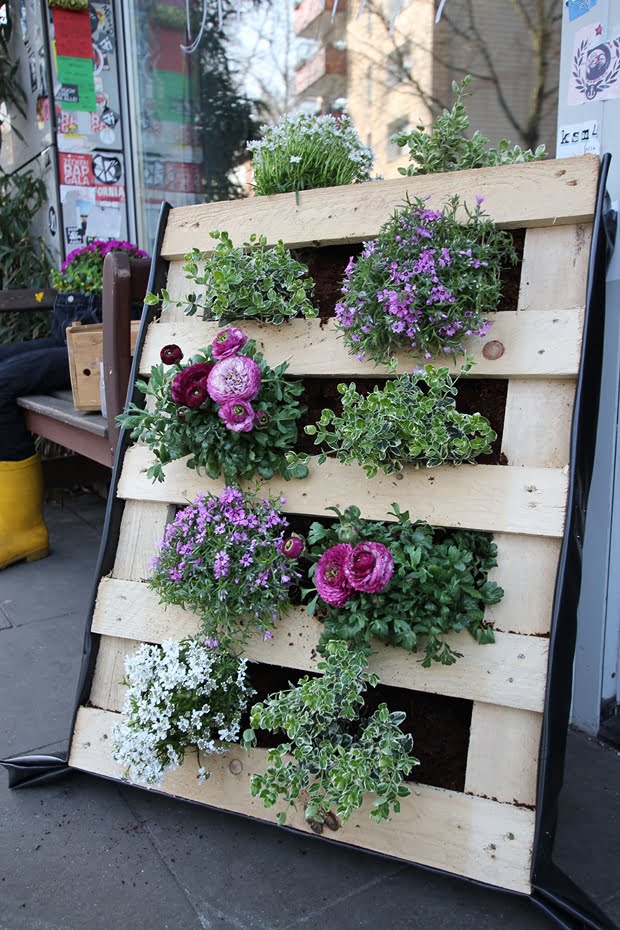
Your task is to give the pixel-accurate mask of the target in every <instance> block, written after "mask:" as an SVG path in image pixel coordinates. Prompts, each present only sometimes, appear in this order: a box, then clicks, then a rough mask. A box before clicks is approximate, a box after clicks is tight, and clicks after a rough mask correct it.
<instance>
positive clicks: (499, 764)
mask: <svg viewBox="0 0 620 930" xmlns="http://www.w3.org/2000/svg"><path fill="white" fill-rule="evenodd" d="M541 726H542V714H540V713H535V712H533V711H531V710H516V709H515V708H512V707H497V706H495V705H493V704H482V703H479V702H477V701H476V702H475V703H474V706H473V710H472V718H471V730H470V735H469V750H468V755H467V773H466V778H465V791H466V792H468V793H470V794H476V795H481V796H483V797H487V798H491V799H492V800H494V801H506V802H508V803H510V804H512V803H515V804H528V805H530V806H534V804H535V803H536V775H537V769H538V750H539V743H540V728H541Z"/></svg>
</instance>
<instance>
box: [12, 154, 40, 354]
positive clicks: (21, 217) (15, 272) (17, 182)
mask: <svg viewBox="0 0 620 930" xmlns="http://www.w3.org/2000/svg"><path fill="white" fill-rule="evenodd" d="M46 200H47V191H46V188H45V184H44V182H43V180H42V179H41V178H38V177H37V176H36V175H35V173H34V172H33V171H31V170H28V171H23V172H21V173H20V174H11V175H9V174H5V173H4V172H0V288H2V289H5V290H9V289H11V290H12V289H16V288H33V287H41V288H43V287H47V286H48V284H49V276H50V268H51V264H50V259H49V253H48V250H47V248H46V246H45V243H44V241H43V238H42V237H41V236H34V235H32V233H31V232H30V231H29V230H30V224H31V223H32V220H33V219H34V217H35V216H36V215H37V213H38V212H39V211H40V209H41V207H42V206H43V205H44V204H45V202H46ZM50 324H51V315H50V312H49V310H40V311H34V312H28V313H3V314H0V343H2V344H7V343H10V342H25V341H27V340H28V339H39V338H43V337H45V336H48V335H49V331H50Z"/></svg>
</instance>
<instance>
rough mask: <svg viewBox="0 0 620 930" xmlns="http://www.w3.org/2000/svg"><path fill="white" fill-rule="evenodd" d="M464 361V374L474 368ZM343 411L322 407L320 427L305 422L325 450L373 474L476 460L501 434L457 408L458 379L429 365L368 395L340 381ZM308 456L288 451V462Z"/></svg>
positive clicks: (295, 463) (300, 461) (322, 458)
mask: <svg viewBox="0 0 620 930" xmlns="http://www.w3.org/2000/svg"><path fill="white" fill-rule="evenodd" d="M470 368H471V366H470V365H464V366H463V367H462V369H461V372H462V373H466V372H468V371H469V370H470ZM338 392H339V393H340V394H341V396H342V416H338V415H337V414H336V413H335V412H334V411H333V410H331V409H326V410H323V412H322V414H321V419H320V420H319V421H318V423H317V424H316V426H314V425H310V426H306V433H307V434H308V435H309V436H314V437H315V440H314V441H315V443H316V445H318V446H321V447H322V449H323V451H322V452H321V454H320V455H319V457H318V460H317V461H318V463H319V464H323V462H325V460H326V458H327V451H326V450H328V451H329V452H332V453H335V455H336V456H337V458H338V459H339V461H341V462H344V463H345V464H348V463H350V462H357V463H358V464H359V465H361V466H362V467H363V468H364V469H365V471H366V474H367V476H368V477H369V478H374V476H375V475H376V474H377V472H378V471H379V469H380V468H381V469H382V470H383V472H384V474H386V475H390V474H393V473H394V472H399V471H402V469H403V468H404V466H405V465H407V464H415V465H426V466H427V467H428V468H434V467H436V466H437V465H442V464H444V463H446V462H451V463H453V464H455V465H456V464H460V463H462V462H474V461H475V460H476V457H477V456H479V455H487V454H489V453H490V452H491V444H492V443H493V442H494V440H495V439H496V438H497V436H496V434H495V432H494V431H493V430H492V429H491V426H490V424H489V421H488V420H487V419H486V418H485V417H483V416H482V415H481V414H479V413H474V414H467V413H459V412H458V410H457V409H456V404H455V401H454V397H455V395H456V394H457V389H456V384H455V379H453V378H452V377H451V375H450V372H449V370H448V369H447V368H434V367H433V366H432V365H427V366H426V367H425V368H423V369H416V370H415V371H414V372H413V374H412V375H401V377H399V378H396V379H394V380H393V381H387V382H386V384H385V386H384V387H383V388H380V387H378V386H375V387H374V389H373V390H372V391H371V392H370V393H369V394H367V395H364V394H360V393H359V392H358V390H357V386H356V385H355V384H349V385H346V384H339V385H338ZM307 460H308V456H303V455H296V454H295V453H290V454H289V455H288V456H287V461H288V463H289V465H290V466H298V465H300V464H305V463H306V462H307Z"/></svg>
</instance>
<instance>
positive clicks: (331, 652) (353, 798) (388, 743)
mask: <svg viewBox="0 0 620 930" xmlns="http://www.w3.org/2000/svg"><path fill="white" fill-rule="evenodd" d="M317 669H318V670H319V671H321V672H323V674H322V675H321V677H319V678H309V677H307V676H306V677H304V678H302V679H301V680H300V682H299V684H298V685H297V687H295V688H291V689H290V690H289V691H281V692H279V693H278V694H274V695H271V696H270V697H269V698H268V699H267V700H266V701H264V702H262V703H260V704H255V705H254V707H253V708H252V710H251V713H250V723H251V727H252V729H249V730H246V731H245V733H244V734H243V742H244V745H245V746H246V748H250V747H251V746H253V745H255V743H256V740H257V737H256V732H255V731H257V730H269V731H270V732H273V733H278V732H282V733H283V734H284V742H283V743H281V744H280V745H279V746H277V747H276V748H275V749H270V750H269V754H268V761H269V764H268V767H267V769H266V771H265V772H264V773H262V774H255V775H253V776H252V781H251V791H252V795H253V796H258V797H260V798H261V800H262V801H263V803H264V805H265V807H273V806H274V805H275V804H276V803H277V802H278V800H279V799H280V798H282V800H283V801H286V802H287V804H288V805H291V804H293V803H294V802H295V801H296V800H297V799H298V798H299V797H300V795H301V794H302V792H307V795H308V798H309V802H308V804H307V806H306V808H305V817H306V820H309V821H311V822H314V821H318V822H319V823H322V822H323V821H327V823H328V824H329V823H330V822H331V821H333V819H334V817H338V818H339V819H340V820H341V821H342V822H343V823H344V822H346V821H347V820H348V819H349V817H350V816H351V814H352V813H353V811H355V810H357V809H358V808H359V807H361V805H362V803H363V801H364V798H365V797H366V795H368V794H375V795H376V797H375V799H374V801H373V809H372V813H371V817H372V818H373V819H374V820H375V821H381V820H387V819H388V818H389V816H390V812H391V811H394V813H398V812H399V811H400V799H401V798H403V797H407V795H409V794H410V791H409V789H408V788H407V787H406V786H405V785H403V779H404V778H405V777H406V776H407V775H409V773H410V772H411V770H412V768H413V767H414V766H415V765H418V760H417V759H416V758H414V757H413V756H412V755H411V749H412V746H413V740H412V737H411V736H410V735H408V734H405V733H403V732H402V730H401V729H400V726H401V724H402V723H403V721H404V720H405V716H406V715H405V714H404V713H403V712H401V711H396V712H392V713H390V711H389V710H388V707H387V705H386V704H380V705H379V707H378V708H377V710H376V711H375V712H374V713H373V714H372V715H370V716H368V715H365V714H364V692H365V691H366V689H367V688H368V686H369V685H370V687H373V688H374V687H375V685H376V684H377V681H378V679H377V677H376V676H375V675H371V674H370V673H369V672H368V662H367V659H366V657H365V656H364V654H363V653H362V652H360V651H359V650H353V651H351V650H349V649H348V647H347V644H346V643H344V642H336V641H332V642H329V643H327V644H326V646H325V661H324V662H319V664H318V665H317ZM278 821H279V822H280V823H281V824H284V823H285V822H286V811H281V812H280V813H279V814H278Z"/></svg>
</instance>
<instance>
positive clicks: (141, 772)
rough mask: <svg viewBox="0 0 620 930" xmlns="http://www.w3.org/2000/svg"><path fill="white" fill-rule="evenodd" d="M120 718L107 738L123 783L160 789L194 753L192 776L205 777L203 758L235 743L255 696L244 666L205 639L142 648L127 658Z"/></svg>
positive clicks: (205, 770)
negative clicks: (195, 769)
mask: <svg viewBox="0 0 620 930" xmlns="http://www.w3.org/2000/svg"><path fill="white" fill-rule="evenodd" d="M123 684H124V685H126V686H127V694H126V698H125V705H124V708H123V720H122V722H121V723H120V724H118V725H117V726H116V727H115V728H114V731H113V733H112V745H113V751H114V759H115V760H116V761H117V762H119V763H120V764H121V765H123V766H124V767H125V771H124V775H123V777H124V779H125V780H128V781H132V782H143V783H144V784H146V785H149V786H151V785H160V784H161V782H162V781H163V778H164V775H165V774H166V772H168V771H170V770H171V769H175V768H177V767H178V766H179V765H181V763H182V762H183V759H184V757H185V753H186V751H187V750H188V749H190V748H193V749H195V750H196V758H197V763H198V778H199V780H200V781H204V780H205V779H207V778H208V777H209V772H208V770H207V769H206V768H205V767H204V765H203V764H202V763H203V760H204V757H205V756H209V755H215V754H219V753H223V752H226V749H227V748H228V744H230V743H237V742H239V729H240V722H241V717H242V715H243V713H244V712H245V710H246V708H247V705H248V702H249V699H250V697H251V696H252V694H254V692H253V691H252V689H251V687H250V686H249V685H248V683H247V681H246V660H245V659H239V658H237V657H236V656H233V655H231V654H230V653H227V652H224V651H222V650H221V649H217V648H216V647H214V646H213V644H210V643H209V642H208V641H203V640H200V639H186V640H183V641H182V642H176V641H174V640H167V641H166V642H164V643H163V644H162V645H161V646H151V645H148V644H146V643H142V645H141V646H139V648H138V650H137V652H136V653H135V654H134V655H131V656H128V657H127V658H126V659H125V680H124V682H123Z"/></svg>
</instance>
